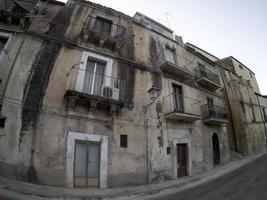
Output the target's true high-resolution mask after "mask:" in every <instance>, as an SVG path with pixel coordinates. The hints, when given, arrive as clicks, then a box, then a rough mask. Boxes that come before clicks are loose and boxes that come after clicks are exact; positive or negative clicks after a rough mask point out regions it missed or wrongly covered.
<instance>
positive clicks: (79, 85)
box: [75, 52, 113, 92]
mask: <svg viewBox="0 0 267 200" xmlns="http://www.w3.org/2000/svg"><path fill="white" fill-rule="evenodd" d="M88 59H92V60H96V62H97V61H99V62H104V63H106V66H105V73H104V76H106V77H111V76H112V66H113V59H111V58H108V57H105V56H102V55H99V54H95V53H92V52H83V54H82V58H81V63H80V67H79V71H78V77H77V81H76V86H75V90H76V91H80V92H81V91H83V86H84V80H85V72H86V66H87V62H88ZM105 86H107V87H111V86H112V85H111V81H105Z"/></svg>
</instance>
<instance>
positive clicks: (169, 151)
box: [167, 147, 171, 155]
mask: <svg viewBox="0 0 267 200" xmlns="http://www.w3.org/2000/svg"><path fill="white" fill-rule="evenodd" d="M170 154H171V147H167V155H170Z"/></svg>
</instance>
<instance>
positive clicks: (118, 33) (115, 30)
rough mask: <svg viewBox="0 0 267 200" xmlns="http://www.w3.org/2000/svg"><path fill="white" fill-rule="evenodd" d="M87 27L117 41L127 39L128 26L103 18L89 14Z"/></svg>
mask: <svg viewBox="0 0 267 200" xmlns="http://www.w3.org/2000/svg"><path fill="white" fill-rule="evenodd" d="M86 29H87V30H88V31H90V32H93V33H96V34H98V35H100V36H103V37H109V38H111V39H112V40H114V41H116V42H123V41H124V40H125V33H126V28H125V27H122V26H120V25H117V24H114V23H112V21H109V20H106V19H103V18H99V17H92V16H88V18H87V25H86Z"/></svg>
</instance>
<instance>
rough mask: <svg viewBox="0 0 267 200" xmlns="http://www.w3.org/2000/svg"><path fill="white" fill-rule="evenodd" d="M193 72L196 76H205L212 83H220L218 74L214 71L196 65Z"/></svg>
mask: <svg viewBox="0 0 267 200" xmlns="http://www.w3.org/2000/svg"><path fill="white" fill-rule="evenodd" d="M194 72H195V76H196V77H197V78H202V77H203V78H206V79H208V80H210V81H212V82H213V83H215V84H217V85H220V79H219V76H218V75H217V74H215V73H214V72H212V71H210V70H208V69H206V68H204V67H202V66H198V67H196V68H195V69H194Z"/></svg>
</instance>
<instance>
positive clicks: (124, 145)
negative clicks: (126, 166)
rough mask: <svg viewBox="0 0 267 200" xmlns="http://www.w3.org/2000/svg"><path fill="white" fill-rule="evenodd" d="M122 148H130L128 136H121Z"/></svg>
mask: <svg viewBox="0 0 267 200" xmlns="http://www.w3.org/2000/svg"><path fill="white" fill-rule="evenodd" d="M120 139H121V141H120V143H121V147H122V148H127V147H128V136H127V135H121V138H120Z"/></svg>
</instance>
